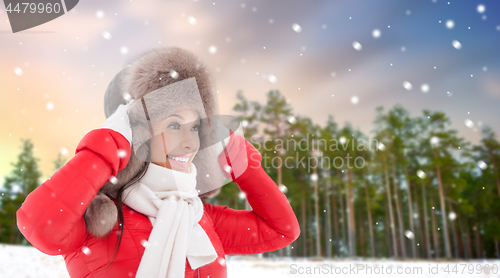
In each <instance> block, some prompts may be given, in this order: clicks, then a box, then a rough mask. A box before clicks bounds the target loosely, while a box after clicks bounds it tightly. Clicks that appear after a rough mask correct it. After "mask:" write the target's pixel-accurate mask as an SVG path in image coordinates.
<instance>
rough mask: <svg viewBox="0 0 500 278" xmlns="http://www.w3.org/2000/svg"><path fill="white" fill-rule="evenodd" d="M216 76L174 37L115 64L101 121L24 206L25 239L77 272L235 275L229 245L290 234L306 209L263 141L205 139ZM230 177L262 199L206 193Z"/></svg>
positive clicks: (258, 245)
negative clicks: (219, 146)
mask: <svg viewBox="0 0 500 278" xmlns="http://www.w3.org/2000/svg"><path fill="white" fill-rule="evenodd" d="M212 84H213V83H212V81H211V78H210V76H209V74H208V71H207V69H206V67H205V66H204V65H203V63H202V62H201V61H200V59H199V58H197V57H196V56H194V55H193V54H192V53H190V52H188V51H185V50H183V49H180V48H177V47H170V48H163V49H158V50H152V51H149V52H147V53H145V54H144V55H142V56H141V57H139V58H138V59H137V60H136V61H134V62H133V63H132V64H131V65H130V66H129V67H128V68H126V69H125V70H124V71H122V73H121V74H119V75H117V76H116V77H115V78H114V79H113V81H112V83H111V84H110V87H109V88H108V91H107V92H106V96H105V111H106V116H107V120H106V121H105V123H104V124H103V126H102V127H101V128H100V129H95V130H92V131H90V132H89V133H87V134H86V135H85V137H84V138H83V139H82V141H81V142H80V143H79V144H78V146H77V148H76V153H75V156H74V158H73V159H71V160H70V161H69V162H68V163H67V164H66V165H65V166H64V167H62V168H61V169H60V170H59V171H57V172H56V173H55V174H54V175H53V176H52V177H51V178H49V180H47V181H46V182H44V183H43V184H42V185H40V186H39V187H38V188H37V189H36V190H34V191H33V192H32V193H31V194H29V195H28V197H27V198H26V201H25V202H24V203H23V205H22V207H21V208H20V209H19V210H18V212H17V224H18V227H19V229H20V231H21V232H22V233H23V235H24V236H25V237H26V239H28V240H29V241H30V242H31V243H32V244H33V246H35V247H36V248H37V249H39V250H40V251H42V252H44V253H46V254H49V255H63V256H64V260H65V262H66V267H67V269H68V272H69V274H70V276H71V277H161V278H164V277H169V278H170V277H212V278H215V277H226V276H227V271H226V264H225V255H231V254H257V253H262V252H269V251H273V250H277V249H280V248H283V247H285V246H287V245H289V244H290V243H292V242H293V241H294V240H295V239H296V238H297V237H298V236H299V233H300V230H299V226H298V222H297V219H296V217H295V214H294V213H293V210H292V209H291V207H290V204H289V203H288V200H287V199H286V197H285V196H284V194H283V193H282V192H281V191H280V190H279V189H278V187H277V186H276V184H275V183H274V181H273V180H272V179H271V178H270V177H269V176H268V175H267V173H266V172H265V171H264V169H263V168H262V167H261V165H260V162H261V160H262V156H261V155H260V153H259V152H258V151H257V150H256V149H255V148H254V147H253V146H252V145H251V144H250V143H248V142H247V141H246V140H245V139H244V138H243V137H241V136H239V135H236V134H231V136H230V139H229V142H226V143H227V146H226V148H225V149H224V151H223V152H222V153H221V154H220V156H219V155H218V153H220V150H219V151H215V153H216V155H217V156H216V157H215V159H214V156H213V155H214V149H211V148H208V147H206V146H207V144H208V143H207V142H206V141H207V140H209V139H210V138H212V137H211V135H210V134H211V133H210V130H211V128H214V123H213V122H211V121H210V120H209V119H210V115H216V114H217V103H216V96H215V95H214V89H213V86H212ZM123 92H127V94H125V95H123ZM116 95H121V96H124V98H121V99H120V100H117V99H118V98H116V97H113V96H116ZM128 99H131V100H130V101H129V102H128V103H127V104H126V105H124V104H125V103H126V102H127V100H128ZM207 119H208V120H207ZM212 135H213V134H212ZM212 139H213V138H212ZM211 143H214V142H211ZM208 145H210V144H208ZM214 161H215V162H217V163H210V162H214ZM221 169H224V171H223V170H221ZM224 177H225V178H228V179H230V180H232V181H234V182H236V183H237V185H238V187H239V188H240V190H241V191H243V192H244V193H245V194H246V197H247V200H248V202H249V203H250V205H251V206H252V208H253V210H251V211H246V210H244V211H238V210H233V209H231V208H228V207H225V206H220V205H212V204H209V203H206V202H201V199H206V198H209V197H210V196H212V195H213V194H216V193H217V192H218V190H219V189H218V188H219V187H220V186H221V185H222V182H223V180H222V179H223V178H224ZM217 184H219V185H217ZM198 195H199V196H198Z"/></svg>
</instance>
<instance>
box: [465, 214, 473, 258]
mask: <svg viewBox="0 0 500 278" xmlns="http://www.w3.org/2000/svg"><path fill="white" fill-rule="evenodd" d="M465 227H466V229H465V240H466V242H467V253H468V254H469V257H468V259H472V258H474V254H473V253H472V239H471V236H470V226H469V221H468V218H465Z"/></svg>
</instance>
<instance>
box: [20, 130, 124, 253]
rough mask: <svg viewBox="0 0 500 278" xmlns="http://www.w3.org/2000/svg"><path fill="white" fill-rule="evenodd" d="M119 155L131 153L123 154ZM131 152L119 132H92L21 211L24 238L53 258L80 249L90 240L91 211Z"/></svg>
mask: <svg viewBox="0 0 500 278" xmlns="http://www.w3.org/2000/svg"><path fill="white" fill-rule="evenodd" d="M119 150H124V151H125V152H120V155H118V151H119ZM130 150H131V147H130V143H129V142H128V141H127V139H126V138H125V137H124V136H123V135H121V134H120V133H118V132H116V131H113V130H111V129H107V128H101V129H94V130H92V131H90V132H88V133H87V134H86V135H85V136H84V137H83V139H82V140H81V141H80V143H79V144H78V146H77V148H76V152H75V156H74V157H73V158H72V159H71V160H70V161H68V162H67V163H66V165H64V166H63V167H62V168H61V169H59V170H58V171H57V172H55V173H54V175H52V177H50V178H49V179H48V180H47V181H45V182H44V183H42V184H41V185H40V186H38V187H37V188H36V189H35V190H34V191H33V192H31V193H30V194H29V195H28V196H27V197H26V200H25V201H24V203H23V204H22V206H21V208H20V209H19V210H18V211H17V226H18V228H19V230H20V231H21V233H22V234H23V235H24V237H25V238H26V239H27V240H28V241H29V242H31V244H33V246H34V247H36V248H37V249H38V250H40V251H41V252H43V253H45V254H48V255H62V254H68V253H70V252H73V251H75V250H76V249H77V248H79V247H80V246H81V245H82V243H83V242H84V240H85V239H86V237H87V230H86V226H85V221H84V218H83V214H84V212H85V209H86V208H87V206H88V205H89V203H90V201H92V199H93V198H94V197H95V196H96V195H97V193H98V191H99V189H100V188H101V187H102V185H103V184H104V183H105V182H107V181H108V180H109V179H110V177H111V176H116V174H117V173H118V171H120V170H122V169H123V168H125V166H126V165H127V162H128V160H129V158H130ZM123 154H125V155H123Z"/></svg>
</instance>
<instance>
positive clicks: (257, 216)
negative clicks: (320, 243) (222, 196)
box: [205, 166, 300, 255]
mask: <svg viewBox="0 0 500 278" xmlns="http://www.w3.org/2000/svg"><path fill="white" fill-rule="evenodd" d="M236 183H237V184H238V187H239V188H240V190H241V191H242V192H244V193H245V194H246V198H247V200H248V203H249V204H250V205H251V206H252V209H253V210H234V209H231V208H228V207H226V206H220V205H210V204H208V205H206V206H205V208H206V209H207V212H208V214H209V215H210V217H211V218H212V221H213V223H214V227H215V231H216V233H217V234H218V236H219V238H220V240H221V242H222V246H223V248H224V252H225V253H226V254H227V255H236V254H258V253H263V252H269V251H274V250H278V249H281V248H283V247H285V246H288V245H289V244H291V243H292V242H293V241H295V239H297V238H298V237H299V234H300V228H299V224H298V221H297V217H296V216H295V213H294V212H293V210H292V207H291V206H290V204H289V202H288V199H287V198H286V196H285V195H284V194H283V193H282V192H281V191H280V190H279V188H278V186H277V185H276V183H275V182H274V181H273V180H272V179H271V177H269V175H268V174H267V173H266V171H265V170H264V169H263V168H262V166H259V167H258V169H257V170H255V172H254V173H253V174H252V175H250V176H249V177H247V178H245V179H243V180H238V179H237V180H236Z"/></svg>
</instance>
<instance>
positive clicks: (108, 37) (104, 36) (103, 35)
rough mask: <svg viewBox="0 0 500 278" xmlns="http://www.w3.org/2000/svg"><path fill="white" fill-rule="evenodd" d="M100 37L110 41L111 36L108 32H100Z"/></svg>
mask: <svg viewBox="0 0 500 278" xmlns="http://www.w3.org/2000/svg"><path fill="white" fill-rule="evenodd" d="M102 37H103V38H105V39H107V40H110V39H111V34H110V33H109V32H108V31H104V32H102Z"/></svg>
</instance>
